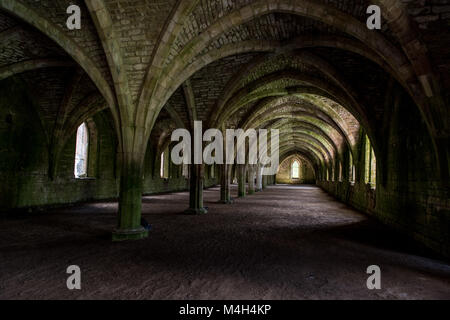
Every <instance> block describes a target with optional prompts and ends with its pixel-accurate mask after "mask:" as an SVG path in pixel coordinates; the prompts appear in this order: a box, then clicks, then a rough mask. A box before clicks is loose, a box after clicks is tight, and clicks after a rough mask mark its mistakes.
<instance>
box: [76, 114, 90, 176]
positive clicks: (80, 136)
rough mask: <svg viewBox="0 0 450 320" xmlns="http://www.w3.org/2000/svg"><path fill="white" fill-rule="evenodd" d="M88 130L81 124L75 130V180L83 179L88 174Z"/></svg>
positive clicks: (84, 124)
mask: <svg viewBox="0 0 450 320" xmlns="http://www.w3.org/2000/svg"><path fill="white" fill-rule="evenodd" d="M88 153H89V130H88V127H87V125H86V123H82V124H81V125H80V126H79V127H78V130H77V142H76V147H75V168H74V175H75V178H77V179H79V178H85V177H87V173H88Z"/></svg>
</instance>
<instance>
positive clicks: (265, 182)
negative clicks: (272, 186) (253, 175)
mask: <svg viewBox="0 0 450 320" xmlns="http://www.w3.org/2000/svg"><path fill="white" fill-rule="evenodd" d="M262 188H263V190H264V189H266V188H267V176H262Z"/></svg>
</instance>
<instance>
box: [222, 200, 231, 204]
mask: <svg viewBox="0 0 450 320" xmlns="http://www.w3.org/2000/svg"><path fill="white" fill-rule="evenodd" d="M219 203H222V204H232V203H233V200H231V199H229V200H219Z"/></svg>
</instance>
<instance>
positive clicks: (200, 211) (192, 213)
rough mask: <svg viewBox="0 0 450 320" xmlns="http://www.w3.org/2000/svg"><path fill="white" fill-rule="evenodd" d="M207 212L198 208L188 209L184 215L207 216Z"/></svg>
mask: <svg viewBox="0 0 450 320" xmlns="http://www.w3.org/2000/svg"><path fill="white" fill-rule="evenodd" d="M207 213H208V210H206V208H198V209H192V208H189V209H187V210H186V211H184V214H189V215H198V214H207Z"/></svg>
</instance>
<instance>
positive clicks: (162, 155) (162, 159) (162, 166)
mask: <svg viewBox="0 0 450 320" xmlns="http://www.w3.org/2000/svg"><path fill="white" fill-rule="evenodd" d="M165 161H166V153H165V152H162V153H161V164H160V168H159V174H160V176H161V178H163V179H164V178H166V174H165V173H166V172H165V171H166V170H165V167H166V166H165V164H166V162H165Z"/></svg>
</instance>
